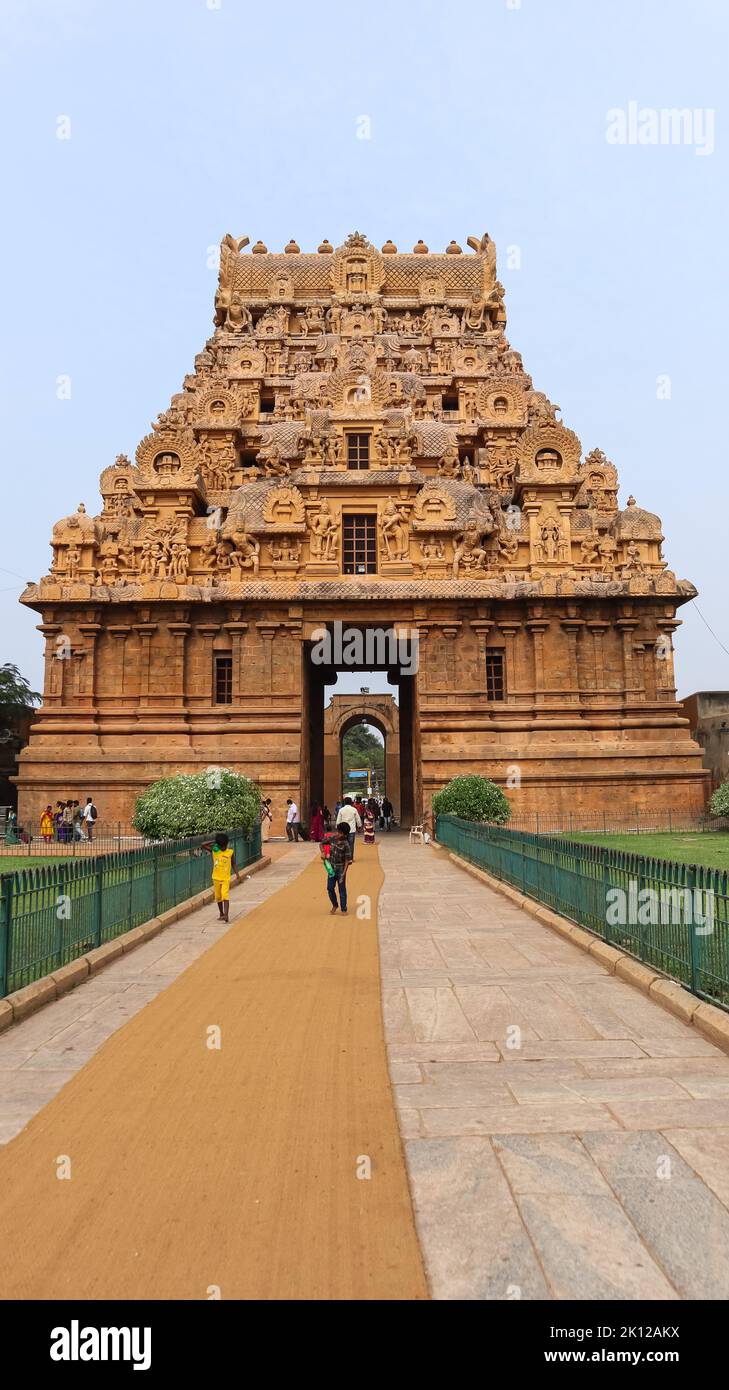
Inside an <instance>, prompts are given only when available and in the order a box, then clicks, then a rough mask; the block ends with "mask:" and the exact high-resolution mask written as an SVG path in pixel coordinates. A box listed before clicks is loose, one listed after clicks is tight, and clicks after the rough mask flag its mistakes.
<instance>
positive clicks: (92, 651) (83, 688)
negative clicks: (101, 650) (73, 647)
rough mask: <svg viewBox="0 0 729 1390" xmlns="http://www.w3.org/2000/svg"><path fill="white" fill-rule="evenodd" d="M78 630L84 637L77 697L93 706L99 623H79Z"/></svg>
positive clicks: (85, 703)
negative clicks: (84, 643) (84, 645)
mask: <svg viewBox="0 0 729 1390" xmlns="http://www.w3.org/2000/svg"><path fill="white" fill-rule="evenodd" d="M78 630H79V632H80V633H81V635H82V636H83V637H85V638H86V649H85V651H84V662H83V671H82V672H81V673H80V683H79V697H80V698H81V700H82V701H83V703H84V705H91V706H93V704H94V701H95V698H96V642H97V638H98V636H99V633H100V632H101V623H79V629H78Z"/></svg>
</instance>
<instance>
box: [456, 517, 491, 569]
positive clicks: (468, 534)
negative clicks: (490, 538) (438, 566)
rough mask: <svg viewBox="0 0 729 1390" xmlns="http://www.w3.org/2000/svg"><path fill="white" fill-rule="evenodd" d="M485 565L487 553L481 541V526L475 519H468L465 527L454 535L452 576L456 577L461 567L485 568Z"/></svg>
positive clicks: (486, 563)
mask: <svg viewBox="0 0 729 1390" xmlns="http://www.w3.org/2000/svg"><path fill="white" fill-rule="evenodd" d="M487 565H488V554H487V551H486V550H485V549H484V546H483V543H482V531H481V528H480V526H479V524H478V522H477V521H469V523H468V525H467V526H466V527H465V529H464V530H463V531H460V532H458V533H457V535H456V536H455V549H454V552H453V578H454V579H458V576H459V573H460V571H461V570H462V569H464V570H467V571H472V570H477V569H486V567H487Z"/></svg>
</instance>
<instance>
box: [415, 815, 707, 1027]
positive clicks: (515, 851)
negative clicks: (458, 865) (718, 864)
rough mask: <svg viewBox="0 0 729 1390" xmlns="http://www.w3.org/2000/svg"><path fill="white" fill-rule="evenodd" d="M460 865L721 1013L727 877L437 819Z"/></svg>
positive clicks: (437, 829)
mask: <svg viewBox="0 0 729 1390" xmlns="http://www.w3.org/2000/svg"><path fill="white" fill-rule="evenodd" d="M435 833H436V838H437V839H438V840H439V842H440V843H441V844H443V845H446V846H447V847H448V848H449V849H451V850H453V852H454V853H455V854H458V855H460V856H461V857H462V858H463V859H467V860H469V862H470V863H472V864H477V865H478V866H479V868H481V869H486V870H487V871H488V872H489V873H492V874H494V875H495V877H496V878H500V879H503V880H504V882H506V883H511V884H513V886H514V887H515V888H518V889H520V891H521V892H522V893H524V894H526V896H527V897H530V898H536V900H537V901H538V902H541V903H544V904H545V906H547V907H551V908H552V909H553V910H554V911H555V912H559V913H561V914H562V916H564V917H569V918H570V919H571V920H572V921H573V922H577V923H579V925H580V926H583V927H587V928H588V929H589V930H590V931H592V932H595V933H596V935H597V936H600V937H602V939H603V940H604V941H608V942H609V943H610V944H611V945H612V946H619V947H620V948H621V949H622V950H624V951H628V952H629V953H630V954H631V955H633V956H637V958H638V960H642V961H645V962H646V964H648V965H654V966H655V967H656V969H657V970H662V971H664V972H665V974H666V975H671V976H673V977H674V978H675V979H677V980H680V981H681V983H682V984H684V985H686V987H687V988H688V989H690V990H691V991H692V992H693V993H694V994H697V995H699V996H700V997H701V998H702V999H709V1000H710V1001H711V1002H712V1003H713V1004H720V1005H721V1006H722V1007H723V1008H727V1009H729V875H728V874H727V873H726V872H725V871H722V870H720V869H708V868H704V867H703V866H702V865H700V864H677V863H674V862H673V861H671V860H666V859H652V858H647V857H645V856H644V855H640V854H631V853H628V852H627V851H625V850H617V849H608V848H606V847H604V846H602V845H590V844H577V843H575V842H574V841H571V840H569V839H562V838H559V837H557V836H552V835H549V836H546V835H534V834H530V833H529V832H527V831H520V830H507V829H505V828H503V827H501V826H494V825H481V824H477V823H475V822H473V821H465V820H460V819H459V818H458V817H457V816H438V818H437V820H436V827H435Z"/></svg>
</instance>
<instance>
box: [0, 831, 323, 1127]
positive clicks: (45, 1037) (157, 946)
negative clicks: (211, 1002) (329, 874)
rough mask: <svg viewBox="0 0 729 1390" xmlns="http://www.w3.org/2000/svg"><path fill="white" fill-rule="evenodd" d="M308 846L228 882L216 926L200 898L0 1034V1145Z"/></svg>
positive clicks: (282, 880) (291, 868) (301, 862)
mask: <svg viewBox="0 0 729 1390" xmlns="http://www.w3.org/2000/svg"><path fill="white" fill-rule="evenodd" d="M313 852H314V851H313V848H312V846H311V845H309V844H305V843H304V844H297V845H292V846H290V848H289V849H287V850H285V851H284V852H283V853H282V854H280V855H279V856H277V857H276V859H275V860H274V862H273V863H272V864H271V865H270V866H269V868H267V869H265V870H264V871H263V872H260V873H258V874H254V875H253V876H252V877H251V878H250V879H248V880H246V881H244V882H243V883H241V884H239V885H237V886H236V887H233V888H232V889H231V895H230V922H229V924H228V925H227V926H224V925H222V924H219V921H218V909H217V907H216V905H215V903H208V904H206V906H205V907H201V908H199V909H198V910H197V911H196V912H193V913H191V914H190V916H189V917H185V918H183V919H182V920H181V921H180V922H174V923H173V924H172V925H171V926H169V927H166V928H165V930H164V931H163V932H160V934H159V936H155V937H153V939H152V940H151V941H148V942H145V943H144V944H143V945H142V946H138V947H137V949H136V950H134V951H130V952H128V953H127V954H126V955H124V956H121V957H120V958H119V960H118V961H114V963H113V964H112V965H110V966H108V967H107V969H106V970H105V971H104V972H103V974H101V975H99V976H97V977H94V978H92V979H90V980H89V981H88V982H87V983H84V984H82V985H80V986H79V987H78V988H77V989H74V990H71V991H70V993H68V994H65V995H64V996H63V997H62V998H61V999H57V1000H55V1001H54V1002H53V1003H51V1004H48V1005H47V1006H46V1007H45V1008H43V1009H41V1010H39V1012H38V1013H35V1014H32V1015H31V1016H30V1017H29V1018H28V1019H27V1020H26V1021H25V1022H22V1023H16V1024H14V1025H13V1027H12V1028H9V1029H7V1031H6V1032H4V1033H2V1034H0V1144H6V1143H8V1141H9V1140H10V1139H13V1138H14V1137H15V1135H16V1134H18V1133H19V1132H20V1131H21V1130H22V1129H24V1128H25V1126H26V1124H27V1123H28V1121H29V1120H30V1119H31V1118H32V1116H33V1115H35V1114H36V1112H37V1111H38V1110H41V1109H42V1108H43V1106H44V1105H46V1104H47V1103H48V1101H49V1100H52V1098H53V1097H54V1096H55V1095H56V1093H57V1092H58V1091H60V1089H61V1087H62V1086H64V1085H65V1084H66V1082H67V1081H69V1080H70V1079H71V1077H72V1076H74V1075H75V1074H76V1072H77V1071H79V1070H80V1068H81V1067H83V1066H85V1065H86V1063H87V1062H89V1061H90V1060H91V1058H92V1057H93V1056H94V1055H95V1054H96V1053H97V1052H98V1050H99V1048H100V1047H101V1046H102V1045H103V1044H104V1043H105V1042H106V1041H107V1040H108V1039H109V1038H110V1037H111V1036H112V1035H113V1034H114V1033H116V1032H117V1030H118V1029H119V1028H121V1027H122V1026H123V1024H125V1023H127V1022H128V1021H129V1019H131V1018H133V1017H134V1015H135V1014H137V1013H139V1011H140V1010H141V1009H143V1008H144V1007H145V1006H146V1005H147V1004H148V1003H150V1001H151V1000H152V999H155V998H156V996H157V995H158V994H160V993H161V991H162V990H164V989H166V988H167V986H168V985H169V984H171V983H172V981H173V980H175V979H176V978H177V976H178V975H181V974H182V972H183V971H184V970H186V969H187V968H188V966H189V965H191V964H192V963H193V962H194V961H195V960H197V959H199V957H200V956H201V955H203V954H204V953H205V952H206V951H208V950H209V949H210V947H211V946H213V945H214V944H215V942H216V941H219V940H220V938H221V937H222V936H224V935H225V933H226V931H228V930H229V929H230V927H231V926H232V925H233V923H234V922H236V921H238V920H239V919H240V918H241V917H244V916H246V915H247V913H249V912H251V911H252V910H253V908H254V907H256V906H257V905H258V904H259V903H261V902H264V901H265V900H266V899H267V898H269V897H270V896H271V895H272V894H273V893H276V892H277V891H278V889H279V888H282V887H284V885H285V884H287V883H289V882H290V881H291V879H292V878H293V877H295V875H296V874H298V873H300V872H301V870H302V869H303V868H304V867H305V866H306V864H308V862H309V860H310V858H311V856H312V854H313Z"/></svg>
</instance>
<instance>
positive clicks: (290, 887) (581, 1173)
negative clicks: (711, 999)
mask: <svg viewBox="0 0 729 1390" xmlns="http://www.w3.org/2000/svg"><path fill="white" fill-rule="evenodd" d="M275 854H276V856H277V857H276V859H275V862H274V864H273V865H272V867H271V868H269V869H266V870H265V871H263V872H261V873H259V874H256V875H254V876H252V877H251V878H250V879H249V880H248V881H247V882H246V883H244V884H243V885H242V886H241V887H239V888H236V889H234V890H233V895H232V913H231V915H232V917H233V921H232V922H231V924H230V926H229V927H228V928H227V929H226V928H221V927H220V926H219V925H218V923H217V920H216V909H215V907H214V906H213V905H211V906H209V907H206V908H203V909H200V911H198V912H196V913H195V914H193V915H192V916H191V917H189V918H187V919H184V920H183V921H182V922H180V923H178V924H177V925H175V926H173V927H171V928H168V929H167V930H166V931H165V932H163V933H162V934H160V935H159V936H158V937H156V938H155V939H154V940H153V941H150V942H149V943H147V944H145V945H144V946H142V947H141V948H140V949H138V950H137V951H134V952H131V953H130V954H129V955H127V956H125V957H123V958H122V959H121V960H120V961H118V962H116V963H115V964H113V965H112V966H110V967H109V968H108V969H107V970H106V971H104V972H103V973H102V974H101V975H99V976H98V977H96V978H94V979H92V980H91V981H90V982H89V983H88V984H85V985H82V986H81V987H80V988H79V989H78V990H75V991H74V992H73V993H72V994H70V995H67V996H65V997H64V998H63V999H61V1000H59V1001H57V1002H56V1003H54V1004H52V1005H51V1006H49V1007H48V1008H46V1009H44V1010H42V1011H41V1012H40V1013H38V1014H37V1015H34V1016H33V1017H31V1018H29V1019H28V1020H27V1021H26V1022H25V1023H23V1024H20V1025H18V1026H16V1027H15V1028H12V1029H10V1030H9V1031H8V1032H7V1033H5V1034H3V1035H2V1036H0V1140H2V1139H6V1140H11V1136H12V1135H16V1136H17V1137H15V1138H12V1140H11V1142H7V1143H6V1144H5V1147H4V1148H3V1149H0V1229H1V1230H2V1231H3V1234H4V1238H5V1244H6V1247H7V1248H8V1249H12V1250H13V1259H12V1261H11V1262H6V1267H5V1269H4V1272H3V1273H2V1274H0V1297H5V1298H8V1297H15V1296H24V1297H32V1296H37V1297H42V1298H52V1297H76V1298H84V1297H89V1298H103V1297H108V1298H115V1297H120V1298H131V1297H140V1298H144V1297H151V1298H160V1299H162V1298H188V1299H201V1298H202V1299H205V1298H210V1297H215V1296H218V1292H219V1295H220V1296H221V1297H223V1298H256V1299H279V1298H286V1299H375V1298H383V1299H390V1300H392V1299H421V1298H424V1297H427V1293H428V1288H427V1286H426V1282H425V1275H427V1280H428V1285H429V1289H430V1293H431V1295H432V1296H433V1297H434V1298H436V1299H451V1300H453V1299H469V1300H484V1299H489V1300H491V1299H494V1300H503V1299H518V1298H522V1299H572V1298H576V1299H593V1298H594V1299H603V1300H618V1299H633V1300H644V1299H654V1298H655V1299H663V1300H672V1299H679V1298H681V1299H726V1298H727V1297H729V1057H727V1056H725V1055H724V1054H723V1053H722V1052H720V1051H718V1050H717V1049H716V1048H715V1047H713V1046H712V1045H711V1044H710V1043H709V1042H707V1041H705V1040H704V1039H703V1038H702V1037H701V1036H699V1035H698V1034H697V1033H696V1032H694V1030H692V1029H691V1028H690V1027H688V1026H687V1025H685V1024H683V1023H681V1022H679V1021H678V1020H676V1019H674V1018H673V1017H672V1016H671V1015H669V1014H667V1013H666V1012H665V1011H664V1010H662V1009H661V1008H660V1007H659V1006H658V1005H657V1004H655V1003H654V1002H653V1001H652V1000H649V999H647V998H646V997H645V996H644V995H642V994H640V993H639V992H638V991H637V990H635V989H633V988H632V987H631V986H630V985H628V984H627V983H624V982H623V981H621V980H619V979H616V978H615V976H611V975H608V974H607V973H606V972H605V970H604V969H603V968H602V966H601V965H599V964H598V963H597V962H596V961H595V960H593V959H592V958H591V957H589V956H586V955H585V954H584V953H583V952H581V951H580V950H578V949H577V948H576V947H575V946H573V945H571V944H570V943H569V942H567V941H565V940H563V939H562V938H561V937H559V936H558V935H556V934H555V933H553V932H551V931H550V930H549V928H547V927H546V926H543V925H541V924H540V923H538V922H536V921H535V919H534V918H532V917H531V916H529V915H528V914H527V913H525V912H524V911H523V910H521V909H520V908H518V907H516V906H514V905H513V904H511V903H510V902H509V901H508V900H506V899H505V898H504V897H502V896H501V895H500V894H497V893H495V892H492V891H491V890H490V889H488V888H486V887H485V886H484V885H483V884H482V883H480V882H478V881H477V880H475V879H474V878H472V877H471V876H470V875H468V874H467V873H465V872H464V871H463V870H462V869H460V868H459V867H458V866H457V865H455V864H454V863H453V862H452V861H450V860H449V859H448V858H447V856H446V854H445V853H444V852H442V851H438V850H435V849H432V848H429V847H425V846H419V845H413V846H410V844H409V843H408V841H407V837H406V836H401V835H392V836H387V835H385V836H382V837H380V842H379V847H378V851H371V850H368V849H367V850H366V849H365V848H364V847H363V846H358V850H357V859H356V861H355V865H354V868H353V870H352V875H351V881H350V891H351V898H352V909H353V910H352V911H351V912H350V915H349V917H348V919H347V920H346V922H345V921H344V920H342V919H341V918H339V917H334V918H332V917H330V916H329V914H328V903H327V901H326V897H325V895H324V883H323V875H322V870H321V867H320V866H319V865H318V864H317V863H313V862H311V861H312V858H313V856H314V855H315V851H314V848H313V847H312V846H311V845H305V844H299V845H294V846H288V845H286V846H280V847H276V848H275ZM382 870H384V886H382V887H381V885H382ZM380 890H381V891H380ZM378 893H379V901H378ZM357 906H359V909H360V912H361V913H362V914H363V915H360V916H358V915H357V911H356V909H357ZM376 911H377V912H378V929H379V942H380V961H381V970H382V990H383V999H384V1006H385V1023H384V1029H383V1021H382V1013H381V1008H380V977H379V970H378V952H377V933H376V930H375V916H374V914H375V912H376ZM368 912H371V914H372V915H370V916H368V915H367V913H368ZM215 1029H220V1047H219V1048H216V1047H215V1046H213V1047H210V1046H209V1042H210V1041H211V1040H212V1041H213V1042H214V1041H215V1040H216V1037H217V1035H216V1034H215V1032H214V1031H212V1032H211V1030H215ZM385 1039H386V1040H387V1043H388V1051H389V1059H390V1076H391V1080H392V1083H393V1086H392V1090H391V1088H390V1085H389V1082H388V1075H387V1067H386V1056H385V1047H384V1041H385ZM393 1092H394V1095H395V1099H396V1105H397V1112H396V1110H395V1108H394V1106H393V1103H392V1094H393ZM397 1114H399V1117H400V1125H401V1133H402V1140H403V1142H404V1156H403V1143H402V1142H401V1139H400V1135H399V1134H398V1128H397V1118H396V1115H397ZM19 1131H20V1132H19ZM68 1162H70V1172H71V1177H70V1180H68V1179H66V1178H64V1177H63V1176H60V1177H59V1176H58V1173H59V1172H60V1173H63V1172H64V1171H65V1166H66V1164H67V1163H68ZM406 1164H407V1167H406ZM408 1172H409V1175H410V1189H408V1183H407V1173H408ZM411 1194H412V1205H411ZM413 1206H414V1216H413ZM418 1238H419V1244H418ZM421 1252H422V1253H421ZM423 1264H424V1266H425V1273H424V1270H423Z"/></svg>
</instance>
